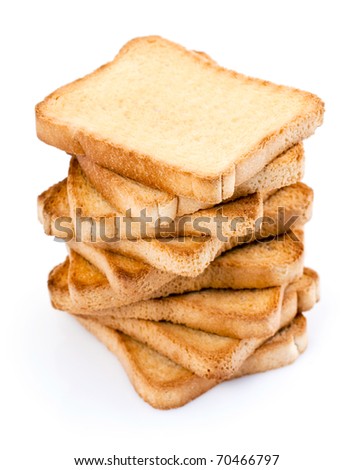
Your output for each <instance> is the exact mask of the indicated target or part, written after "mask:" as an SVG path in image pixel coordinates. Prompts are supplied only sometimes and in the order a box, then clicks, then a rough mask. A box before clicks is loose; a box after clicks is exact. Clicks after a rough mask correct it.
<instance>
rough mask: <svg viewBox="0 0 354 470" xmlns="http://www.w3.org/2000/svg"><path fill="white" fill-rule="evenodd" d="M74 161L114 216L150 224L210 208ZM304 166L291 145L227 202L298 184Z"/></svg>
mask: <svg viewBox="0 0 354 470" xmlns="http://www.w3.org/2000/svg"><path fill="white" fill-rule="evenodd" d="M78 161H79V163H80V166H81V169H82V171H83V172H84V173H85V175H86V177H87V179H88V180H89V181H90V183H91V184H92V186H94V188H95V189H96V190H97V191H98V192H100V193H101V194H102V196H103V197H104V198H105V199H106V200H107V201H108V202H109V203H110V204H111V205H112V206H113V207H114V208H115V209H116V210H117V211H118V212H123V213H125V212H126V211H127V210H128V209H129V210H130V211H131V215H132V217H138V216H139V215H141V211H142V210H145V211H146V215H147V217H151V218H152V220H153V221H155V220H156V219H158V218H159V217H169V218H170V219H172V220H174V219H175V218H176V217H181V216H183V215H186V214H192V213H194V212H196V211H199V210H201V209H206V208H208V207H210V204H207V203H203V202H200V201H196V200H195V199H190V198H186V197H183V196H176V195H173V194H169V193H167V192H165V191H160V190H158V189H155V188H151V187H149V186H146V185H143V184H141V183H138V182H137V181H134V180H132V179H130V178H126V177H124V176H121V175H118V174H117V173H114V172H113V171H110V170H107V169H106V168H103V167H102V166H100V165H97V164H96V163H94V162H93V161H92V160H91V159H90V158H87V157H84V156H79V157H78ZM304 162H305V159H304V148H303V145H302V144H297V145H294V146H293V147H291V148H290V149H289V150H287V151H286V152H284V153H282V154H281V155H279V156H278V157H277V158H275V159H274V160H272V161H271V162H270V163H268V164H267V165H266V166H265V167H264V168H263V169H262V170H261V171H260V172H258V173H257V174H255V175H254V176H253V177H252V178H251V179H249V180H247V181H245V182H244V183H243V184H241V185H239V186H237V187H236V188H235V190H234V193H233V195H232V198H231V199H232V200H233V199H236V198H239V197H242V196H247V195H248V194H252V193H255V192H257V191H264V190H268V189H278V188H282V187H284V186H289V185H291V184H294V183H296V182H297V181H300V180H301V179H302V177H303V173H304Z"/></svg>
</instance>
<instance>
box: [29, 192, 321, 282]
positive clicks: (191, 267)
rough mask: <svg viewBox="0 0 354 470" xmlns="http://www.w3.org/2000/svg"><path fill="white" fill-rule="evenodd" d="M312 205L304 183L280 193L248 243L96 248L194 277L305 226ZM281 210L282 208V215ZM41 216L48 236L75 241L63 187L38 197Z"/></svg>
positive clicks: (194, 241) (195, 240) (126, 243)
mask: <svg viewBox="0 0 354 470" xmlns="http://www.w3.org/2000/svg"><path fill="white" fill-rule="evenodd" d="M58 196H59V197H58ZM312 201H313V192H312V190H311V189H310V188H309V187H308V186H306V185H304V184H303V183H297V184H295V185H291V186H287V187H286V188H282V189H279V190H277V191H276V192H275V193H274V194H273V195H272V196H271V197H269V198H268V199H267V200H266V201H265V203H264V207H263V214H264V217H267V219H266V223H264V221H263V224H262V225H261V227H260V230H259V231H257V232H255V233H250V234H249V235H248V236H247V237H246V238H245V239H239V237H234V238H230V239H229V240H228V241H226V242H225V241H223V240H221V239H218V238H212V237H183V238H174V239H140V240H136V241H134V242H132V241H131V240H120V241H119V242H106V243H105V242H100V243H98V242H96V243H95V246H96V247H98V248H103V249H109V250H110V251H112V252H115V253H118V254H120V255H123V256H126V257H129V258H133V259H136V260H139V261H141V262H143V263H145V264H149V265H151V266H153V267H155V268H156V269H159V270H160V271H165V272H170V273H174V274H176V275H181V276H189V277H195V276H197V275H198V274H200V273H201V272H203V271H204V269H205V268H206V267H207V266H208V265H209V264H210V263H211V262H212V261H213V260H214V259H215V258H216V257H217V256H218V255H220V254H221V253H222V252H224V251H227V250H229V249H231V248H233V247H234V246H237V245H238V244H240V243H242V242H251V241H252V240H254V239H256V238H266V237H269V236H271V235H277V234H281V233H284V231H287V226H286V221H289V220H292V219H293V218H295V219H296V220H293V222H294V223H293V224H292V225H291V228H292V229H295V228H296V227H300V226H302V225H304V224H305V223H306V222H307V221H308V220H309V219H310V217H311V212H312ZM279 208H283V211H280V210H279ZM38 215H39V220H40V221H41V222H42V223H43V226H44V230H45V232H46V233H47V234H49V235H55V236H59V237H62V236H63V230H65V231H66V234H67V236H68V239H71V240H73V238H74V234H73V232H72V230H71V229H70V227H68V225H69V224H70V216H69V205H68V201H67V197H66V198H65V190H64V188H63V187H62V185H61V183H58V184H57V185H56V186H54V187H52V188H50V189H49V190H47V191H45V192H44V193H43V194H41V195H40V196H39V198H38ZM280 216H281V217H280ZM58 220H61V221H62V222H61V227H59V228H60V230H58V227H57V225H56V222H57V221H58Z"/></svg>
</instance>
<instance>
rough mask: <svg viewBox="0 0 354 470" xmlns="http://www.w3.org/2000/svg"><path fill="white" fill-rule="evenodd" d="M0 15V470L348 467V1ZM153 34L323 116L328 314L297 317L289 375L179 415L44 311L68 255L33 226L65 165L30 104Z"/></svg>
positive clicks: (311, 158)
mask: <svg viewBox="0 0 354 470" xmlns="http://www.w3.org/2000/svg"><path fill="white" fill-rule="evenodd" d="M8 5H11V6H6V7H5V8H4V7H1V10H2V11H1V12H0V13H1V14H0V22H1V28H0V34H1V51H2V52H1V62H0V64H1V85H2V86H1V186H0V188H1V250H2V257H1V271H0V273H1V274H0V275H1V304H0V305H1V327H0V335H1V341H0V346H1V356H0V357H1V362H2V364H1V374H0V382H1V400H0V405H1V407H2V408H3V409H2V410H1V418H0V420H1V428H2V432H3V436H2V437H1V447H2V450H1V455H0V459H2V460H3V461H2V462H0V466H1V467H2V468H4V469H22V468H23V469H24V468H26V469H38V470H40V469H71V468H74V465H73V457H74V456H105V457H109V456H111V455H112V454H114V453H115V454H120V455H121V456H127V455H137V456H155V455H160V456H167V455H169V454H173V453H176V454H179V455H180V456H207V457H211V456H213V455H215V454H221V453H226V454H235V453H238V454H241V455H242V454H245V453H246V454H257V453H276V454H280V460H279V464H278V466H277V467H276V468H281V469H295V468H296V469H298V468H304V469H310V468H312V469H313V468H321V469H327V468H328V469H332V468H353V467H351V465H353V463H352V462H353V455H352V454H351V453H352V444H353V428H352V422H353V419H354V414H353V393H354V388H353V356H354V355H353V346H352V338H353V326H354V308H353V303H352V295H353V290H354V286H353V278H354V276H353V262H354V260H353V243H352V235H353V228H354V226H353V216H352V211H351V209H352V202H353V192H352V189H353V187H354V182H353V169H354V165H353V161H354V155H353V145H352V140H353V106H354V102H353V83H352V81H353V73H352V71H353V68H352V67H353V49H352V47H353V43H354V36H353V24H352V16H351V13H350V10H349V6H350V2H344V1H336V2H326V1H317V2H315V1H313V2H310V1H306V2H301V1H296V2H284V1H279V2H277V1H259V2H246V1H220V0H218V1H214V2H207V1H203V2H202V1H200V2H199V1H196V0H194V1H192V0H189V1H188V2H187V1H181V0H179V1H159V2H158V1H151V0H150V1H141V2H135V1H129V2H128V1H126V2H118V1H111V2H110V1H101V2H92V1H89V0H86V1H74V0H71V1H70V2H68V1H63V0H62V1H60V2H53V1H46V2H44V1H43V2H39V1H33V2H24V1H23V2H11V3H10V2H8ZM147 34H159V35H162V36H165V37H166V38H169V39H171V40H174V41H176V42H179V43H181V44H183V45H185V46H186V47H188V48H192V49H196V50H202V51H206V52H208V53H209V54H210V55H211V56H212V57H213V58H214V59H215V60H217V61H218V62H219V63H220V64H222V65H224V66H227V67H230V68H233V69H236V70H238V71H240V72H243V73H245V74H249V75H251V76H257V77H261V78H264V79H268V80H272V81H275V82H277V83H283V84H287V85H293V86H296V87H299V88H303V89H306V90H309V91H312V92H314V93H316V94H318V95H319V96H320V97H321V98H322V99H323V100H324V101H325V102H326V116H325V124H324V125H323V127H322V128H321V129H319V130H318V131H317V132H316V134H315V135H314V136H313V137H311V138H310V139H309V140H308V141H307V142H306V147H305V148H306V159H307V168H306V177H305V181H306V182H307V183H308V184H310V185H311V186H312V187H313V188H314V190H315V207H314V216H313V220H312V221H311V222H310V224H309V225H308V227H307V229H306V235H307V237H306V242H307V264H308V265H309V266H311V267H313V268H315V269H316V270H318V271H319V273H320V274H321V280H322V300H321V302H320V304H318V306H316V308H315V309H314V310H313V311H312V312H310V313H309V314H308V315H307V317H308V319H309V348H308V350H307V352H306V353H305V354H304V355H303V356H302V357H301V358H300V359H299V360H298V361H297V363H296V364H294V365H293V366H290V367H288V368H285V369H282V370H279V371H274V372H269V373H267V374H263V375H258V376H254V377H249V378H245V379H240V380H238V381H234V382H231V383H226V384H223V385H221V386H218V387H217V388H215V389H214V390H212V391H210V392H208V393H207V394H205V395H204V396H202V397H201V398H199V399H197V400H195V401H193V402H192V403H191V404H189V405H187V406H185V407H183V408H180V409H177V410H173V411H156V410H154V409H152V408H151V407H150V406H148V405H147V404H145V403H144V402H143V401H142V400H141V399H140V398H139V397H138V396H137V395H136V394H135V392H133V390H132V387H131V385H130V384H129V382H128V380H127V378H126V376H125V374H124V372H123V370H122V368H121V366H120V364H119V363H118V362H117V360H116V358H115V357H113V355H111V354H110V353H109V352H108V351H106V349H105V348H104V347H103V346H102V345H101V344H99V343H98V342H97V341H96V340H95V339H94V338H92V337H90V335H89V334H88V333H86V332H85V331H84V330H83V329H82V328H81V327H80V326H79V325H77V324H76V323H75V321H74V320H73V319H71V318H69V317H68V316H66V315H65V314H63V313H61V312H56V311H54V310H53V309H52V308H51V306H50V303H49V299H48V295H47V290H46V281H47V273H48V271H49V270H50V269H51V268H52V267H53V266H54V265H55V264H57V263H59V262H61V261H62V260H63V259H64V256H65V247H64V246H63V245H62V244H59V243H55V242H54V241H53V240H52V239H50V238H49V237H46V236H45V235H44V234H43V232H42V228H41V226H40V224H39V223H38V222H37V216H36V196H37V195H38V194H39V193H40V192H42V191H43V190H44V189H46V188H47V187H48V186H50V185H51V184H53V183H55V182H57V181H59V180H60V179H62V178H63V177H64V176H65V174H66V171H67V166H68V157H67V156H66V155H65V153H64V152H60V151H59V150H57V149H54V148H51V147H49V146H46V145H45V144H44V143H41V142H40V141H38V140H37V139H36V136H35V121H34V105H35V104H36V103H37V102H38V101H40V100H41V99H43V97H44V96H45V95H47V94H48V93H50V92H51V91H53V90H54V89H56V88H57V87H58V86H60V85H63V84H65V83H67V82H69V81H71V80H73V79H75V78H77V77H79V76H82V75H84V74H86V73H88V72H90V71H92V70H93V69H94V68H96V67H97V66H99V65H101V64H103V63H105V62H106V61H108V60H110V59H111V58H112V57H113V56H114V55H115V54H116V53H117V51H118V50H119V48H120V47H121V46H122V45H123V44H124V43H125V42H126V41H128V40H129V39H131V38H133V37H136V36H141V35H147ZM350 462H351V463H350ZM75 468H76V467H75ZM211 468H217V467H211ZM219 468H220V467H219ZM229 468H230V467H229Z"/></svg>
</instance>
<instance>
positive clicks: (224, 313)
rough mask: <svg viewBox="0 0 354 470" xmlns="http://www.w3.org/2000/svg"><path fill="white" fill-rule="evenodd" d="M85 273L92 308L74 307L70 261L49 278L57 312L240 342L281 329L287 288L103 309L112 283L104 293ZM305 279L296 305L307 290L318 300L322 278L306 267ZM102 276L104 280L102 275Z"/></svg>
mask: <svg viewBox="0 0 354 470" xmlns="http://www.w3.org/2000/svg"><path fill="white" fill-rule="evenodd" d="M97 273H98V275H99V276H102V275H100V273H99V272H97ZM81 274H82V277H81V279H80V281H81V282H82V284H81V285H80V290H81V295H82V296H85V297H87V298H89V299H91V304H90V306H91V309H87V308H83V307H82V306H79V305H77V304H76V303H75V291H74V292H73V289H72V286H71V279H70V278H69V260H68V259H67V260H66V261H65V262H64V263H63V264H61V265H59V266H57V267H56V268H54V269H53V270H52V272H51V273H50V274H49V279H48V287H49V293H50V297H51V301H52V305H53V307H54V308H56V309H58V310H64V311H67V312H69V313H72V314H82V315H90V316H94V317H99V318H100V319H102V321H103V322H105V323H108V324H110V325H113V323H112V322H115V320H116V319H117V318H120V319H122V318H125V319H126V318H131V319H134V318H135V319H140V320H152V321H168V322H171V323H176V324H179V325H184V326H188V327H189V328H193V329H199V330H202V331H205V332H208V333H214V334H216V335H220V336H228V337H230V338H236V339H239V338H249V337H263V336H269V335H272V334H274V333H275V331H276V330H277V329H278V328H279V323H280V311H281V306H282V301H283V296H284V288H285V287H284V286H280V287H271V288H267V289H246V290H231V289H219V290H217V289H206V290H203V291H199V292H194V293H188V294H183V295H172V296H170V297H164V298H159V299H153V300H146V301H141V302H136V303H133V304H130V305H126V306H123V307H120V308H106V309H104V308H103V309H102V305H103V303H102V302H101V300H102V297H103V298H104V297H105V296H107V298H108V296H109V293H110V292H111V293H112V291H111V290H110V287H109V284H108V282H106V284H105V285H104V286H105V288H106V292H105V291H104V289H103V288H102V287H103V286H102V284H99V283H96V281H97V278H91V273H90V272H88V271H87V270H81ZM303 277H305V279H302V280H301V282H302V285H301V290H300V288H299V289H297V287H296V286H297V285H298V284H296V282H300V281H295V285H294V287H293V288H292V291H293V292H294V293H293V294H289V295H292V302H296V296H297V295H298V294H297V292H300V293H301V292H306V298H307V299H310V298H311V299H312V301H311V302H312V303H315V302H316V299H317V296H318V282H319V281H318V275H317V274H316V273H315V272H313V271H311V270H308V269H307V270H306V271H304V275H303ZM102 278H103V280H104V277H103V276H102ZM90 280H91V283H90ZM80 281H79V282H80ZM84 282H85V284H84ZM76 288H78V282H77V284H76ZM289 288H290V287H289ZM73 294H74V295H73ZM113 295H114V294H113ZM299 295H300V294H299ZM299 302H300V304H301V305H302V306H306V302H305V300H301V299H300V300H299ZM311 302H310V301H309V302H308V305H311ZM87 303H89V302H87ZM111 303H112V297H111ZM100 321H101V320H100Z"/></svg>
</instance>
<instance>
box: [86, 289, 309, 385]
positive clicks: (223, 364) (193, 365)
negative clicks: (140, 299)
mask: <svg viewBox="0 0 354 470" xmlns="http://www.w3.org/2000/svg"><path fill="white" fill-rule="evenodd" d="M304 285H305V283H304ZM297 298H301V299H304V300H301V302H300V303H303V304H305V303H306V304H307V305H308V306H309V309H311V308H312V307H313V306H314V303H315V301H316V300H317V299H316V298H315V297H314V296H312V295H311V289H307V290H306V291H301V290H299V291H297V290H296V287H295V286H293V287H292V289H289V290H286V291H285V293H284V298H283V301H282V306H281V312H280V319H279V327H278V329H280V328H283V327H284V326H286V325H288V324H289V323H291V321H292V320H293V319H294V318H295V316H296V314H297V313H301V310H300V308H299V306H300V305H299V304H300V303H298V301H297ZM86 318H92V317H86ZM95 319H96V320H97V321H99V322H101V323H102V324H104V325H106V326H109V327H110V328H113V329H115V330H119V331H121V332H122V333H124V334H127V335H129V336H131V337H132V338H133V339H135V340H137V341H140V342H142V343H144V344H146V345H147V346H149V347H150V348H151V349H153V350H155V351H157V352H159V353H160V354H162V355H164V356H166V357H168V358H169V359H171V360H172V361H173V362H175V363H176V364H179V365H181V366H183V367H185V368H186V369H188V370H190V371H192V372H194V373H195V374H196V375H198V376H200V377H206V378H217V379H223V380H225V379H227V378H230V377H231V376H232V375H234V374H235V372H236V371H237V369H239V368H240V367H241V365H242V363H243V362H244V361H245V360H246V359H247V357H249V356H250V355H251V354H252V353H253V352H254V351H255V350H256V348H258V347H259V346H260V345H261V344H262V343H264V342H265V341H266V340H267V339H269V337H270V336H273V334H269V335H268V336H264V337H250V338H243V339H236V338H230V337H225V336H220V335H215V334H212V333H206V332H204V331H202V330H196V329H192V328H189V327H185V326H181V325H177V324H174V323H170V322H165V321H163V322H156V321H149V320H136V319H119V318H115V319H114V320H113V321H108V322H106V321H105V319H101V318H100V317H99V316H98V317H96V318H95ZM274 334H275V333H274Z"/></svg>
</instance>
